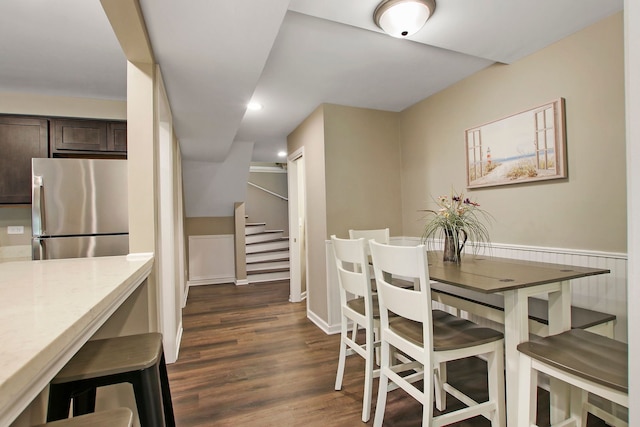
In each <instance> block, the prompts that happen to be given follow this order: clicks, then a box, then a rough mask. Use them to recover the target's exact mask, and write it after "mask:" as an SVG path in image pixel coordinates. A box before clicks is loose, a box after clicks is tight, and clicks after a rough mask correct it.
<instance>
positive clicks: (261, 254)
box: [247, 247, 289, 264]
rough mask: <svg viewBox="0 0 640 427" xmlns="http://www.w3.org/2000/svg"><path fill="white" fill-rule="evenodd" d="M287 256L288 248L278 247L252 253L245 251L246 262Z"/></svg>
mask: <svg viewBox="0 0 640 427" xmlns="http://www.w3.org/2000/svg"><path fill="white" fill-rule="evenodd" d="M284 257H287V258H288V257H289V248H288V247H287V248H279V249H273V250H266V251H258V252H253V253H247V264H249V263H255V262H263V261H271V260H276V259H281V258H284Z"/></svg>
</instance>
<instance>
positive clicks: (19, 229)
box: [7, 225, 24, 234]
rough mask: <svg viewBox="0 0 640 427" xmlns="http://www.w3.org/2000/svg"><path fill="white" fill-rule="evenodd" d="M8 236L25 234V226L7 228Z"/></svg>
mask: <svg viewBox="0 0 640 427" xmlns="http://www.w3.org/2000/svg"><path fill="white" fill-rule="evenodd" d="M7 234H24V226H23V225H10V226H8V227H7Z"/></svg>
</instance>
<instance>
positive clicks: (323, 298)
mask: <svg viewBox="0 0 640 427" xmlns="http://www.w3.org/2000/svg"><path fill="white" fill-rule="evenodd" d="M324 126H325V125H324V106H319V107H318V108H316V110H315V111H314V112H313V113H311V115H309V117H307V118H306V119H305V120H304V121H303V122H302V123H301V124H300V125H299V126H298V127H297V128H296V129H295V130H294V131H293V132H292V133H291V134H290V135H289V136H288V137H287V151H288V152H289V153H293V152H295V151H296V150H298V149H300V148H302V147H304V162H305V173H306V177H305V190H306V194H307V210H306V212H307V229H306V231H307V236H306V237H307V260H308V264H307V274H308V277H309V281H308V282H307V308H308V310H310V311H312V312H313V313H315V314H316V315H317V316H318V317H320V318H321V319H325V320H327V319H328V304H327V272H326V263H325V243H324V242H325V240H326V239H327V214H326V212H327V204H326V196H325V194H326V190H325V153H324Z"/></svg>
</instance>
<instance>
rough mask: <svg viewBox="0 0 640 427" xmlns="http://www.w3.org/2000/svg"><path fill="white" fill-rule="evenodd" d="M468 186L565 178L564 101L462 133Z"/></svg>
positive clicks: (557, 101) (559, 100) (561, 99)
mask: <svg viewBox="0 0 640 427" xmlns="http://www.w3.org/2000/svg"><path fill="white" fill-rule="evenodd" d="M465 142H466V151H467V187H468V188H475V187H488V186H494V185H506V184H519V183H523V182H532V181H542V180H548V179H558V178H566V177H567V166H566V145H565V144H566V142H565V124H564V98H559V99H557V100H555V101H553V102H549V103H547V104H544V105H540V106H537V107H535V108H531V109H529V110H526V111H522V112H520V113H517V114H513V115H511V116H508V117H505V118H503V119H499V120H495V121H492V122H489V123H485V124H483V125H480V126H476V127H473V128H470V129H467V130H466V131H465Z"/></svg>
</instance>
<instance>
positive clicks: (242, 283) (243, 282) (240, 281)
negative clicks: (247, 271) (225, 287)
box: [233, 279, 249, 286]
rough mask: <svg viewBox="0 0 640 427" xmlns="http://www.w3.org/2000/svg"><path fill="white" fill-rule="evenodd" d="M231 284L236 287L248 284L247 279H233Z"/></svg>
mask: <svg viewBox="0 0 640 427" xmlns="http://www.w3.org/2000/svg"><path fill="white" fill-rule="evenodd" d="M233 283H235V284H236V286H244V285H248V284H249V279H240V280H238V279H235V280H234V281H233Z"/></svg>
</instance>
